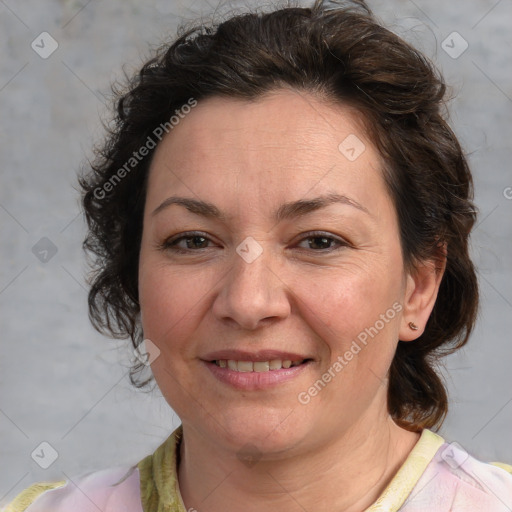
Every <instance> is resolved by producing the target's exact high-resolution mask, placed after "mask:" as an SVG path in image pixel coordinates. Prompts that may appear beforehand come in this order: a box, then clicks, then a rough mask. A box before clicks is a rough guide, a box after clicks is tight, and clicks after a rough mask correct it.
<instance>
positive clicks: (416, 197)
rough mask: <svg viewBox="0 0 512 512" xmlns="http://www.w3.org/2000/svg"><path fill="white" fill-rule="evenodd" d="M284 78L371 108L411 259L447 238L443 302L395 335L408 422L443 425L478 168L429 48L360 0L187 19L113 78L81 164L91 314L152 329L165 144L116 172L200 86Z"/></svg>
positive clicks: (392, 379)
mask: <svg viewBox="0 0 512 512" xmlns="http://www.w3.org/2000/svg"><path fill="white" fill-rule="evenodd" d="M330 4H333V2H330ZM280 87H292V88H295V89H296V90H302V91H308V92H311V93H313V94H317V95H319V96H322V97H323V98H327V99H329V100H331V101H334V102H338V103H341V104H349V105H351V106H354V107H356V108H357V109H358V110H359V111H360V112H361V113H362V117H363V120H364V123H365V126H366V128H367V130H368V133H369V135H370V137H371V140H372V141H373V142H374V144H375V145H376V147H377V148H378V149H379V151H380V154H381V156H382V161H383V172H384V176H385V179H386V183H387V186H388V188H389V192H390V196H391V197H392V199H393V202H394V204H395V207H396V211H397V215H398V220H399V225H400V236H401V245H402V252H403V256H404V262H405V265H406V267H407V268H408V269H410V270H412V269H414V265H415V264H416V263H417V262H420V261H425V260H429V259H430V260H432V259H436V257H437V256H438V254H439V247H440V246H442V245H444V246H445V247H447V263H446V270H445V274H444V276H443V279H442V282H441V286H440V291H439V295H438V298H437V301H436V304H435V306H434V309H433V312H432V314H431V316H430V318H429V320H428V323H427V325H426V328H425V331H424V333H423V334H422V335H421V336H420V337H419V338H418V339H416V340H415V341H413V342H407V343H405V342H399V343H398V348H397V351H396V355H395V357H394V360H393V362H392V365H391V368H390V372H389V391H388V409H389V412H390V414H391V416H392V417H393V418H394V419H395V421H396V422H397V423H399V424H400V425H402V426H404V427H405V428H408V429H410V430H420V429H422V428H433V427H438V426H440V425H441V423H442V421H443V419H444V417H445V415H446V412H447V407H448V400H447V395H446V391H445V388H444V385H443V383H442V381H441V379H440V376H439V375H438V373H437V371H436V369H435V365H436V362H437V361H438V359H439V357H440V356H442V355H445V354H448V353H451V352H453V351H455V350H456V349H458V348H460V347H461V346H463V345H464V344H465V343H466V342H467V340H468V338H469V335H470V333H471V330H472V328H473V325H474V322H475V318H476V314H477V307H478V287H477V279H476V275H475V270H474V267H473V264H472V262H471V260H470V258H469V255H468V237H469V233H470V231H471V228H472V226H473V224H474V222H475V218H476V214H475V208H474V206H473V204H472V193H473V191H472V178H471V174H470V171H469V169H468V165H467V162H466V159H465V157H464V154H463V152H462V150H461V147H460V145H459V143H458V141H457V139H456V137H455V135H454V134H453V132H452V130H451V129H450V128H449V126H448V124H447V122H446V121H445V119H444V116H443V108H444V96H445V89H446V87H445V84H444V82H443V79H442V78H441V76H440V75H439V73H438V72H437V71H436V70H435V68H434V67H433V65H432V64H431V63H430V62H428V60H427V59H426V58H425V57H424V56H423V55H421V54H420V53H419V52H418V51H416V50H415V49H414V48H412V47H411V46H410V45H409V44H407V43H406V42H404V41H403V40H402V39H400V38H399V37H398V36H396V35H395V34H393V33H392V32H390V31H389V30H387V29H386V28H384V27H382V26H381V25H380V24H379V23H378V22H377V21H376V19H375V18H374V16H373V14H372V13H371V11H370V10H369V9H368V7H367V6H366V4H365V3H364V2H363V1H353V2H343V4H342V5H338V6H335V7H333V6H332V5H329V6H328V7H327V5H324V4H323V2H321V1H320V0H317V1H316V2H315V3H314V5H313V6H312V8H298V7H285V8H280V9H277V10H274V11H272V12H267V13H258V12H249V13H244V14H239V15H234V16H231V17H230V18H227V19H226V20H225V21H223V22H222V23H219V24H213V23H212V24H211V25H204V24H200V25H198V26H194V27H192V28H188V29H185V28H184V27H181V28H180V29H179V32H178V37H177V39H176V40H175V41H174V42H173V43H172V44H169V45H163V46H162V47H160V48H159V50H158V51H157V52H156V54H155V56H154V57H153V58H151V59H150V60H149V61H147V62H146V63H145V64H144V65H143V66H142V68H141V69H140V71H139V72H138V74H136V75H135V76H134V77H132V78H130V79H129V80H128V84H127V89H126V90H125V91H115V94H116V97H115V101H116V115H115V122H114V124H113V126H111V127H110V128H109V129H108V136H107V138H106V139H105V141H104V143H103V145H102V146H101V147H100V148H97V150H96V159H95V160H94V162H92V163H91V165H90V168H89V169H88V172H84V174H83V175H82V176H80V178H79V183H80V186H81V188H82V194H83V195H82V201H83V207H84V211H85V215H86V219H87V223H88V227H89V232H88V234H87V237H86V239H85V240H84V249H85V250H86V251H87V252H88V253H90V254H91V255H92V256H93V260H92V262H91V265H92V267H93V273H92V275H91V277H90V284H91V288H90V292H89V316H90V319H91V321H92V323H93V325H94V326H95V328H96V329H98V330H99V331H100V332H102V333H105V334H108V335H110V336H112V337H115V338H126V337H130V338H131V340H132V343H133V346H134V347H137V346H138V345H139V344H140V343H141V341H142V339H143V333H142V326H141V324H140V305H139V300H138V282H137V279H138V264H139V250H140V243H141V235H142V218H143V211H144V201H145V194H146V184H147V175H148V170H149V165H150V161H151V156H152V154H153V153H154V150H151V151H150V152H149V155H148V156H147V157H145V158H144V159H141V161H140V162H137V165H136V166H134V168H133V170H131V171H130V172H126V173H123V178H122V179H119V180H117V182H116V183H115V186H110V187H107V186H106V184H107V183H111V184H112V183H113V182H112V179H113V176H114V175H115V174H116V173H118V174H117V177H119V170H120V169H121V168H123V166H125V164H126V162H127V161H129V159H130V158H132V157H133V153H134V152H136V151H137V150H138V149H139V148H140V147H141V146H143V145H144V144H145V142H146V141H147V138H148V137H149V136H151V134H152V133H153V131H154V129H155V128H156V127H157V126H159V125H162V124H163V123H166V122H168V120H169V118H170V117H171V115H172V114H173V113H174V112H175V110H176V109H179V108H180V106H181V105H183V104H185V103H187V101H189V100H190V98H191V97H193V98H195V99H196V100H199V101H200V100H201V99H204V98H207V97H209V96H223V97H227V98H242V99H246V100H252V99H255V98H258V97H260V96H262V95H263V94H264V93H266V92H270V91H273V90H276V89H278V88H280ZM125 169H126V166H125ZM109 180H110V181H109ZM98 191H101V193H99V192H98ZM106 191H108V193H106ZM141 368H142V365H141V364H136V365H135V366H134V367H133V368H132V370H131V373H130V377H131V380H132V383H134V384H135V385H136V386H139V387H142V386H143V385H144V384H146V383H147V382H149V380H151V379H147V380H145V381H144V382H138V381H137V380H136V379H135V378H134V376H135V374H136V373H137V372H138V371H139V370H140V369H141Z"/></svg>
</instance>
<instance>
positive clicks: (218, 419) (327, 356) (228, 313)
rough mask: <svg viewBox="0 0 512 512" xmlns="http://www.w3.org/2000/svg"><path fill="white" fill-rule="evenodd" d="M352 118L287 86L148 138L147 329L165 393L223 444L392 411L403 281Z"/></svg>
mask: <svg viewBox="0 0 512 512" xmlns="http://www.w3.org/2000/svg"><path fill="white" fill-rule="evenodd" d="M357 116H358V114H357V112H355V111H353V110H350V109H349V108H347V107H342V106H333V105H328V104H326V103H323V102H321V101H320V100H319V99H317V98H316V97H315V96H312V95H310V94H306V93H298V92H293V91H290V90H280V91H278V92H274V93H272V94H271V95H267V96H265V97H264V98H261V99H259V100H257V101H255V102H252V103H249V102H245V101H241V100H232V99H223V98H219V97H215V98H210V99H207V100H204V101H200V102H199V103H198V104H197V106H195V107H194V108H192V109H191V111H190V113H188V114H187V115H186V116H184V118H183V119H182V120H181V121H180V122H179V124H178V125H176V126H175V127H174V128H173V129H172V131H170V133H169V134H168V135H167V136H166V137H165V138H164V139H163V140H162V142H161V143H160V144H159V146H158V147H157V149H156V153H155V155H154V158H153V161H152V164H151V169H150V175H149V182H148V191H147V198H146V206H145V213H144V228H143V239H142V246H141V255H140V267H139V291H140V304H141V309H142V324H143V329H144V337H145V338H146V339H149V340H151V342H152V343H153V344H154V345H156V347H158V350H159V351H160V353H159V355H158V357H156V359H155V360H154V361H153V363H152V370H153V372H154V375H155V378H156V380H157V383H158V385H159V387H160V389H161V391H162V393H163V395H164V396H165V398H166V399H167V401H168V403H169V404H170V406H171V407H172V408H173V409H174V411H175V412H176V413H177V414H178V415H179V416H180V418H181V420H182V422H183V424H184V426H185V427H186V426H188V427H189V428H193V429H194V430H195V431H196V432H200V433H201V435H202V436H206V437H207V438H209V439H212V440H214V441H215V442H216V443H217V445H218V446H222V447H224V448H226V449H229V450H235V451H236V450H238V449H240V448H241V447H243V446H244V445H245V444H247V443H251V444H253V445H256V446H257V447H258V449H260V450H262V451H263V450H265V451H266V452H269V453H278V452H282V451H283V450H285V451H286V450H288V451H289V450H292V451H293V449H298V448H297V447H300V446H305V445H307V444H308V443H309V446H313V445H314V444H315V443H320V442H324V441H322V440H326V439H331V438H332V436H333V435H342V434H343V433H344V432H346V431H347V430H349V429H350V428H352V427H354V428H355V427H356V426H357V425H361V424H364V422H375V421H379V420H380V419H382V418H383V417H384V416H386V414H387V412H386V392H387V381H386V374H387V371H388V368H389V366H390V364H391V361H392V358H393V355H394V352H395V349H396V345H397V341H398V339H399V337H400V334H401V332H402V331H401V330H403V329H404V328H403V324H404V321H405V319H404V318H402V317H403V311H402V303H403V301H404V297H405V295H406V294H407V293H408V292H407V289H408V286H409V285H408V283H409V279H408V278H407V276H406V274H405V273H404V268H403V261H402V256H401V249H400V240H399V231H398V225H397V217H396V213H395V210H394V207H393V204H392V201H391V199H390V197H389V195H388V193H387V191H386V188H385V183H384V181H383V176H382V172H381V168H380V161H379V155H378V153H377V152H376V150H375V149H374V147H373V146H372V144H371V143H370V141H369V140H368V139H367V138H366V136H365V135H364V132H363V131H362V128H361V125H360V123H358V121H357V119H358V118H357ZM170 197H174V198H177V197H180V198H185V199H186V200H188V201H190V204H189V208H187V207H185V206H184V204H185V203H182V204H178V203H171V202H169V201H168V198H170ZM165 201H168V202H167V205H165V204H164V205H162V203H164V202H165ZM192 202H193V203H192ZM203 202H204V203H208V205H202V203H203ZM159 207H160V208H159ZM409 320H411V319H409ZM236 351H239V352H238V353H237V352H236ZM242 352H243V353H242ZM215 360H216V361H217V363H216V362H214V361H215ZM227 360H232V361H237V362H236V363H234V362H229V363H227V362H226V363H224V361H227ZM281 360H292V361H302V360H307V361H306V362H305V363H302V364H300V365H298V366H292V367H291V368H290V369H286V368H282V366H283V364H281V362H280V361H281ZM238 361H245V362H242V363H241V364H240V365H239V364H238ZM268 362H270V364H269V363H268ZM288 364H289V363H286V362H285V363H284V366H285V367H286V366H288ZM269 368H276V369H269ZM279 368H280V369H279ZM315 383H316V384H315ZM290 453H291V452H290Z"/></svg>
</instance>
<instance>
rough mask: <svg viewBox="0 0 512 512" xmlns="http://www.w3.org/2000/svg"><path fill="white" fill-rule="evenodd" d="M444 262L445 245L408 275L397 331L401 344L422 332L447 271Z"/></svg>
mask: <svg viewBox="0 0 512 512" xmlns="http://www.w3.org/2000/svg"><path fill="white" fill-rule="evenodd" d="M446 259H447V247H446V243H440V244H439V245H438V251H437V253H436V254H435V256H434V257H433V258H432V259H430V260H427V261H423V262H419V263H417V264H416V265H415V268H414V270H412V271H411V272H410V273H407V275H406V285H405V296H404V302H403V305H404V308H403V313H402V320H401V325H400V331H399V339H400V340H401V341H412V340H415V339H416V338H419V337H420V336H421V335H422V334H423V332H424V331H425V326H426V325H427V320H428V319H429V317H430V314H431V313H432V310H433V309H434V304H435V302H436V299H437V294H438V292H439V286H440V285H441V280H442V278H443V275H444V271H445V269H446ZM410 322H413V324H415V325H416V326H417V327H418V329H417V330H414V329H411V327H410V325H409V324H410Z"/></svg>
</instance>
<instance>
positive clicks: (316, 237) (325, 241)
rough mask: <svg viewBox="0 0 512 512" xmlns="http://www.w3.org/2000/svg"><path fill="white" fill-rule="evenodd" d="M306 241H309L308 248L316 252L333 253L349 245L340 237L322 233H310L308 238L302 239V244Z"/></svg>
mask: <svg viewBox="0 0 512 512" xmlns="http://www.w3.org/2000/svg"><path fill="white" fill-rule="evenodd" d="M304 241H307V244H308V246H307V247H306V248H307V249H311V250H313V251H315V252H332V251H336V250H338V249H340V248H341V247H345V246H348V245H349V244H348V243H347V242H345V241H344V240H342V239H340V238H338V237H334V236H332V235H329V234H327V233H321V232H320V233H309V234H308V236H306V237H304V238H302V240H301V242H300V243H303V242H304ZM333 246H334V247H333Z"/></svg>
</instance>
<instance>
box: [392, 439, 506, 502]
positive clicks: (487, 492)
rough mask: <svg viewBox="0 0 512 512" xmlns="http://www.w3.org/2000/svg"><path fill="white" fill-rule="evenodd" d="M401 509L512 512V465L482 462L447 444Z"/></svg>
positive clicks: (460, 447)
mask: <svg viewBox="0 0 512 512" xmlns="http://www.w3.org/2000/svg"><path fill="white" fill-rule="evenodd" d="M400 510H401V511H403V512H420V511H425V510H439V511H441V510H443V511H444V510H447V511H448V510H449V511H453V512H465V511H467V510H471V511H474V512H477V511H485V512H488V511H491V510H492V511H493V512H500V511H503V512H509V511H510V510H512V466H511V465H509V464H505V463H501V462H495V463H486V462H482V461H480V460H478V459H477V458H475V457H473V456H472V455H470V454H469V453H468V452H467V451H466V450H465V449H464V448H462V446H460V445H459V444H458V443H456V442H453V443H446V442H445V443H443V444H442V445H441V446H440V447H439V449H438V450H437V452H436V454H435V455H434V457H433V459H432V460H431V461H430V463H429V464H428V466H427V468H426V470H425V472H424V473H423V474H422V476H421V478H420V479H419V481H418V482H417V484H416V486H415V487H414V489H413V491H412V492H411V494H410V495H409V497H408V499H407V500H406V502H405V503H404V506H403V508H401V509H400Z"/></svg>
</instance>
